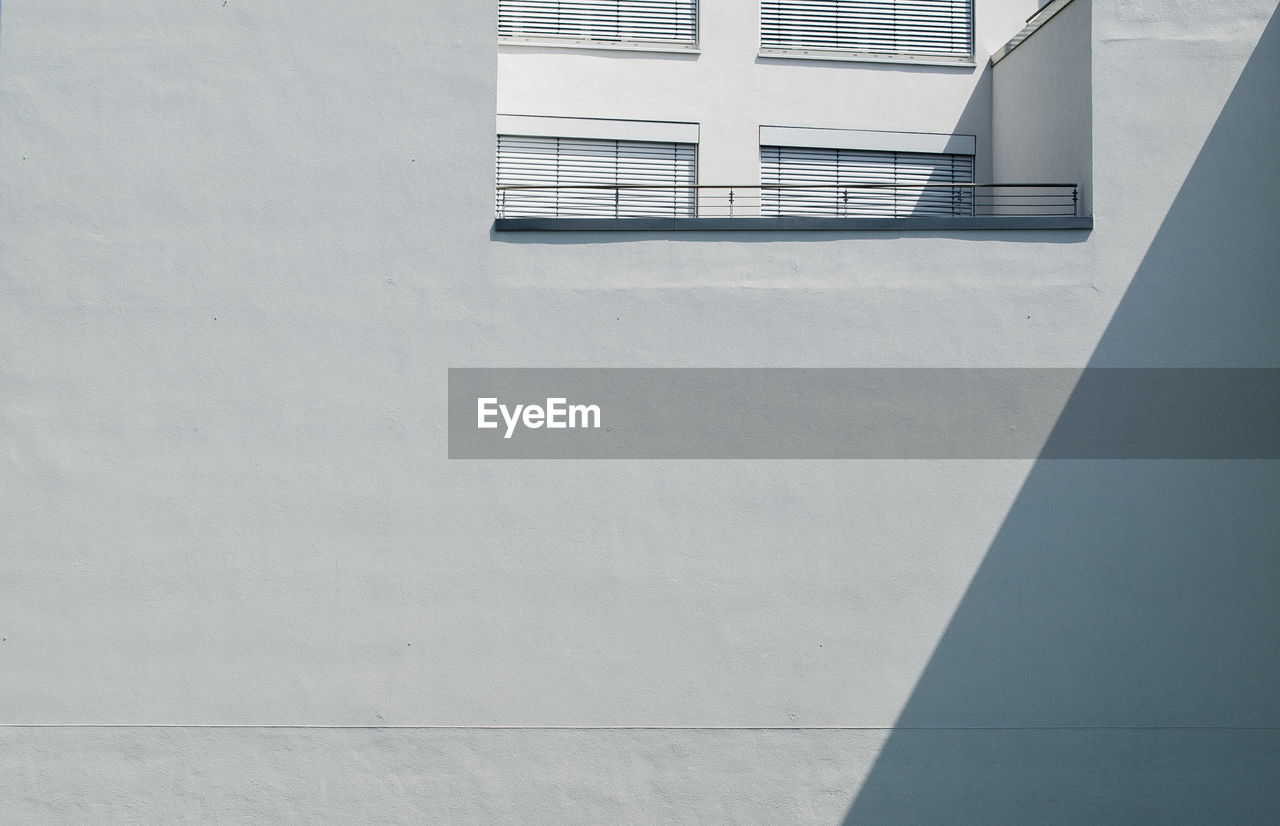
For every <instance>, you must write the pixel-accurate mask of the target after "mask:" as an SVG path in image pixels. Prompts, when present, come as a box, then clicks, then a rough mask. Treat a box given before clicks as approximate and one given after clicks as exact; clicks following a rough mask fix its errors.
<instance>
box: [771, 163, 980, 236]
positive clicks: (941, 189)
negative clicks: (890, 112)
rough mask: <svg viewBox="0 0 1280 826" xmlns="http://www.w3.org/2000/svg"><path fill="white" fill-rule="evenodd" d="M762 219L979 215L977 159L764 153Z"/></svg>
mask: <svg viewBox="0 0 1280 826" xmlns="http://www.w3.org/2000/svg"><path fill="white" fill-rule="evenodd" d="M760 182H761V184H762V185H763V188H762V190H761V195H760V202H761V203H760V210H761V214H762V215H765V216H769V217H774V216H792V215H796V216H826V217H831V216H836V217H842V216H849V217H859V216H865V217H895V218H901V217H909V216H917V215H972V214H973V189H972V187H969V186H955V184H972V183H973V156H972V155H953V154H932V153H923V152H882V151H874V152H873V151H864V150H856V149H830V148H814V147H798V146H762V147H760Z"/></svg>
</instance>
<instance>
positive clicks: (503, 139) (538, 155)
mask: <svg viewBox="0 0 1280 826" xmlns="http://www.w3.org/2000/svg"><path fill="white" fill-rule="evenodd" d="M697 129H698V127H697V125H696V124H682V123H653V122H643V121H603V120H588V119H582V118H543V117H524V116H499V118H498V130H499V134H498V153H497V183H498V187H497V203H496V208H497V215H498V217H499V218H654V217H665V218H688V217H692V216H693V215H694V214H695V212H696V206H695V201H696V198H695V196H696V189H695V186H694V185H695V184H696V183H697Z"/></svg>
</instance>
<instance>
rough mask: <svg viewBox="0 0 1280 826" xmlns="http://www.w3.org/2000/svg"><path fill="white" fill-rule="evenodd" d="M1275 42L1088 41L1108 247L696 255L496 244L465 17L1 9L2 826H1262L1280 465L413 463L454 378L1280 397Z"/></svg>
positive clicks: (1183, 17) (485, 36) (1271, 813)
mask: <svg viewBox="0 0 1280 826" xmlns="http://www.w3.org/2000/svg"><path fill="white" fill-rule="evenodd" d="M1076 2H1082V0H1076ZM706 5H707V6H708V10H707V20H708V21H710V20H712V19H715V15H721V16H723V15H724V13H725V10H726V8H728V6H729V4H728V3H718V4H713V3H712V2H710V0H708V2H707V4H706ZM737 5H743V6H744V7H746V6H750V5H751V4H737ZM983 6H984V3H983V2H982V0H978V14H979V15H982V14H983ZM1275 7H1276V3H1275V0H1241V2H1236V3H1231V4H1201V3H1194V4H1192V3H1182V2H1173V0H1129V2H1120V3H1094V4H1091V14H1090V16H1089V17H1090V19H1089V25H1088V26H1087V27H1082V28H1084V29H1087V33H1088V36H1089V37H1090V38H1091V42H1090V43H1089V44H1086V47H1087V48H1085V51H1086V52H1087V53H1088V54H1090V55H1091V60H1092V71H1091V87H1092V102H1091V108H1092V146H1091V160H1092V165H1093V169H1092V177H1093V196H1092V201H1093V204H1092V205H1093V214H1094V216H1095V228H1094V229H1093V230H1092V231H1091V232H1082V231H1069V232H1054V231H1024V232H1009V231H1006V232H994V231H991V232H960V231H957V232H945V233H941V232H934V233H915V234H910V235H895V234H892V233H858V234H844V235H841V234H838V233H782V232H773V233H681V234H680V237H678V238H675V237H667V236H662V235H657V234H636V233H616V234H612V233H611V234H596V233H592V234H586V233H584V234H574V233H557V234H555V235H539V234H521V235H520V236H519V237H516V236H515V235H514V234H513V235H504V234H501V233H496V232H494V231H493V229H492V221H493V190H492V186H493V153H494V137H493V131H494V113H495V112H496V111H498V109H499V107H498V99H497V93H496V91H495V90H496V88H497V83H498V75H497V71H498V70H497V64H498V56H497V47H496V45H495V28H496V4H495V3H446V2H438V1H437V0H429V1H428V2H419V0H370V2H366V3H361V4H351V3H345V2H336V0H316V2H311V3H306V4H299V3H294V2H285V0H258V2H252V3H250V2H246V1H245V0H191V2H182V3H173V2H161V0H119V2H113V3H84V2H82V1H81V0H4V2H3V5H0V546H2V547H0V809H2V810H3V812H4V814H3V816H2V817H0V819H4V820H11V821H12V822H56V823H63V822H84V823H98V822H172V821H183V820H187V821H196V822H274V821H280V822H333V823H351V822H452V823H466V822H474V823H488V822H531V823H541V822H568V823H574V822H577V823H599V822H668V821H675V822H757V823H778V822H813V823H838V822H840V821H841V820H842V819H843V820H846V821H848V822H873V823H885V822H975V823H978V822H987V823H989V822H1006V821H1010V820H1013V821H1019V820H1021V821H1027V820H1031V821H1053V822H1135V821H1149V822H1210V821H1215V820H1219V819H1231V820H1234V821H1235V822H1258V823H1262V822H1273V821H1275V820H1277V819H1280V794H1278V793H1277V792H1276V790H1275V788H1274V784H1273V783H1271V782H1270V780H1271V779H1272V778H1274V777H1275V776H1276V774H1277V771H1280V718H1278V714H1280V712H1278V711H1277V709H1280V697H1278V696H1277V689H1276V686H1277V685H1280V680H1278V679H1277V678H1278V677H1280V673H1277V671H1278V669H1280V656H1277V655H1278V654H1280V651H1277V639H1278V637H1277V633H1276V631H1277V621H1278V619H1280V608H1278V607H1277V606H1276V601H1275V600H1274V599H1273V598H1272V595H1273V594H1274V592H1275V585H1276V583H1277V581H1280V559H1278V558H1277V554H1276V540H1275V537H1276V536H1278V535H1280V516H1277V513H1278V512H1280V509H1277V508H1276V507H1275V503H1276V500H1277V496H1278V494H1280V467H1277V463H1276V462H1273V461H1149V462H1131V461H1068V462H1055V461H1030V460H1028V461H994V460H993V461H977V460H974V461H850V462H836V461H771V462H763V461H760V462H754V461H733V462H680V461H636V462H573V461H564V462H553V461H529V462H501V461H497V462H465V461H450V460H448V459H447V458H446V448H447V432H446V428H445V423H446V370H447V368H449V367H503V366H513V367H538V366H619V367H627V366H647V367H683V366H704V367H733V366H753V367H755V366H759V367H774V366H776V367H783V366H786V367H791V366H849V367H924V366H928V367H940V366H946V367H1016V366H1036V367H1053V366H1070V367H1079V366H1084V365H1093V366H1113V365H1126V366H1190V365H1197V366H1212V367H1229V366H1259V367H1280V327H1278V326H1277V325H1276V323H1275V318H1277V316H1278V313H1280V282H1278V281H1277V279H1276V274H1277V272H1276V263H1275V262H1276V261H1277V260H1278V259H1277V253H1280V240H1277V235H1276V233H1275V232H1274V231H1273V230H1274V228H1273V227H1272V226H1271V224H1272V223H1273V222H1274V216H1275V215H1276V214H1277V212H1278V208H1280V168H1278V167H1280V164H1278V162H1277V156H1276V154H1275V152H1274V146H1276V145H1277V141H1278V139H1280V112H1277V109H1276V107H1275V106H1274V99H1273V92H1272V91H1271V90H1272V89H1273V88H1274V87H1275V83H1276V81H1277V80H1280V63H1278V62H1277V61H1278V57H1280V50H1278V49H1277V38H1278V28H1280V21H1276V20H1275V19H1273V15H1274V12H1275ZM751 8H752V9H754V6H751ZM1001 8H1002V9H1004V11H1001V12H1000V13H1001V14H1002V15H1004V16H1007V17H1012V18H1018V15H1016V14H1010V13H1007V12H1008V10H1009V9H1013V8H1017V9H1019V10H1020V9H1021V6H1013V5H1010V6H1008V7H1006V6H1001ZM1031 10H1034V4H1032V9H1031ZM1027 13H1028V14H1029V13H1030V10H1028V11H1027ZM1069 13H1070V10H1068V11H1066V12H1063V13H1062V14H1061V15H1059V17H1066V16H1067V15H1068V14H1069ZM1024 16H1025V15H1024ZM1068 19H1070V18H1068ZM1054 22H1055V21H1051V22H1050V23H1049V24H1048V25H1049V26H1052V25H1053V23H1054ZM1056 22H1062V21H1056ZM1077 22H1078V21H1077ZM1019 24H1020V18H1018V22H1016V23H1015V25H1014V27H1013V29H1012V30H1010V31H1009V32H1008V35H1009V36H1012V34H1014V33H1015V31H1016V28H1017V25H1019ZM979 31H980V32H981V31H985V29H983V28H982V27H981V26H980V29H979ZM1047 31H1048V27H1046V29H1045V30H1044V31H1043V32H1042V33H1041V34H1045V33H1047ZM988 36H990V37H991V39H992V43H993V44H995V43H998V41H999V38H997V37H995V36H994V35H987V34H984V35H983V37H988ZM1036 36H1039V35H1036ZM1027 45H1032V42H1031V41H1028V44H1027ZM1016 57H1017V55H1016V53H1015V54H1014V55H1012V56H1011V57H1010V58H1008V59H1006V61H1005V62H1004V63H1003V64H1001V65H1009V66H1012V65H1014V64H1013V63H1012V61H1013V60H1014V59H1015V58H1016ZM562 59H567V58H565V57H557V58H556V60H562ZM585 59H590V60H596V59H598V58H597V57H595V56H590V55H588V56H586V57H584V60H585ZM748 59H749V58H748ZM708 60H710V55H708ZM1000 68H1001V66H997V67H995V71H997V72H998V71H999V70H1000ZM851 71H856V68H854V69H851ZM876 71H877V72H879V73H880V74H883V75H885V76H886V78H892V77H894V76H895V75H894V72H895V71H898V70H893V69H877V70H876ZM900 71H902V72H904V73H906V72H907V70H906V69H903V70H900ZM948 71H949V72H954V70H948ZM976 71H984V69H982V67H981V66H980V67H978V69H977V70H976ZM916 81H917V79H916V78H915V76H914V73H912V77H911V79H910V82H911V83H915V82H916ZM886 82H889V81H888V80H886ZM975 88H977V87H975ZM1045 94H1046V95H1052V94H1053V89H1047V90H1045ZM985 106H986V107H987V109H988V110H989V108H990V103H989V102H988V103H987V104H985ZM531 114H543V113H541V112H537V113H531ZM548 114H559V113H555V112H553V113H548ZM580 114H583V115H584V116H595V115H596V113H580ZM1046 117H1050V115H1046ZM676 119H679V118H676ZM815 125H825V124H815ZM839 125H840V126H842V127H843V126H848V127H849V128H857V124H844V123H841V124H839ZM883 128H890V127H887V126H886V127H883ZM997 166H998V165H997Z"/></svg>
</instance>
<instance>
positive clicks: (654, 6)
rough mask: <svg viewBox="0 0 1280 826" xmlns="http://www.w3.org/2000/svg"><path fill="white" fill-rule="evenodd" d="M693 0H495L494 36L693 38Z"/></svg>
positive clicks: (613, 40) (686, 41) (614, 40)
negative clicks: (495, 25)
mask: <svg viewBox="0 0 1280 826" xmlns="http://www.w3.org/2000/svg"><path fill="white" fill-rule="evenodd" d="M697 33H698V7H697V0H499V2H498V35H499V36H500V37H504V38H509V39H512V38H513V39H521V38H534V39H537V38H556V39H568V40H577V41H586V42H590V43H603V44H626V43H636V44H662V43H666V44H683V45H686V46H692V45H694V44H695V43H696V42H697Z"/></svg>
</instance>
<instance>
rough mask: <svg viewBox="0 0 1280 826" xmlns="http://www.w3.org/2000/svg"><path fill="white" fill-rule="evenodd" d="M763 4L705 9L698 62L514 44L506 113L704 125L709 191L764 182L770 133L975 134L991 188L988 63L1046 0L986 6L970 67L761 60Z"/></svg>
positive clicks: (503, 83)
mask: <svg viewBox="0 0 1280 826" xmlns="http://www.w3.org/2000/svg"><path fill="white" fill-rule="evenodd" d="M759 6H760V4H759V2H758V0H713V1H712V2H704V3H702V4H701V8H700V17H699V47H700V49H699V53H698V54H697V55H691V54H688V53H681V52H673V53H670V54H655V53H653V52H649V51H619V50H604V49H599V50H596V49H579V48H556V47H553V46H546V45H539V46H526V45H515V44H506V43H504V44H502V45H501V46H499V49H498V111H499V112H500V113H502V114H513V115H559V116H563V117H599V118H624V119H637V120H658V121H670V120H674V121H689V122H694V123H698V124H699V125H700V126H701V141H700V144H699V149H700V154H699V179H700V182H701V183H704V184H712V185H719V184H735V185H754V184H756V183H758V182H759V180H760V156H759V152H758V144H757V143H755V141H756V135H757V134H758V130H759V127H760V126H762V125H767V126H811V127H822V128H829V129H870V130H878V131H888V132H936V133H943V134H953V133H956V134H966V135H975V136H977V137H978V154H977V169H976V176H977V180H978V181H979V182H987V181H989V180H990V177H991V165H990V164H991V78H990V72H989V66H988V65H987V58H989V57H990V55H991V54H992V52H994V51H995V50H996V49H997V48H999V47H1000V46H1001V45H1003V44H1004V42H1005V41H1006V40H1008V38H1009V37H1010V36H1011V35H1012V34H1013V33H1015V32H1017V31H1018V30H1019V29H1020V28H1022V23H1023V21H1024V20H1025V19H1026V17H1027V16H1028V15H1030V14H1031V13H1032V12H1034V11H1035V9H1036V3H1035V0H988V2H983V0H979V2H978V5H977V9H976V11H975V15H974V17H975V35H974V44H975V46H974V49H975V56H976V61H975V65H973V66H968V67H961V66H946V65H910V64H904V63H888V62H875V61H865V60H858V61H842V60H811V59H802V58H787V57H780V56H777V55H764V56H762V55H760V9H759Z"/></svg>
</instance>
